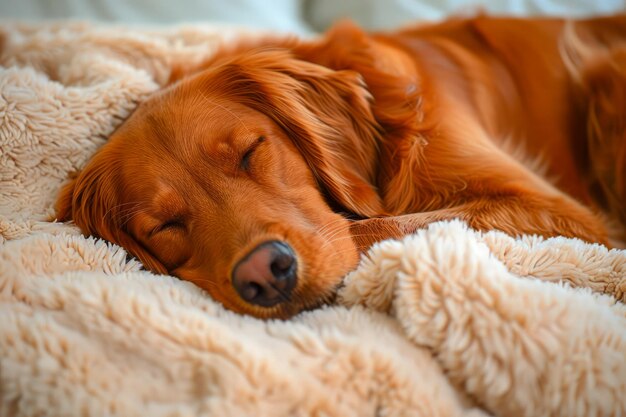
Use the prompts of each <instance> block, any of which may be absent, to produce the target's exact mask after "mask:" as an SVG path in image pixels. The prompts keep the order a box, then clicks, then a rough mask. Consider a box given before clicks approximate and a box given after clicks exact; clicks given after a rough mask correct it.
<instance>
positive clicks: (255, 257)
mask: <svg viewBox="0 0 626 417" xmlns="http://www.w3.org/2000/svg"><path fill="white" fill-rule="evenodd" d="M296 271H297V261H296V256H295V253H294V252H293V249H291V247H290V246H289V245H288V244H287V243H285V242H280V241H270V242H265V243H262V244H261V245H259V246H257V247H256V248H254V249H253V250H252V251H251V252H250V253H249V254H248V255H247V256H246V257H244V258H243V259H242V260H241V261H239V263H237V265H236V266H235V268H234V269H233V273H232V284H233V287H235V290H236V291H237V293H238V294H239V295H240V296H241V298H242V299H244V300H245V301H247V302H249V303H251V304H256V305H260V306H264V307H271V306H274V305H276V304H278V303H280V302H283V301H288V300H289V297H290V296H291V291H292V290H293V289H294V287H295V286H296V281H297V274H296Z"/></svg>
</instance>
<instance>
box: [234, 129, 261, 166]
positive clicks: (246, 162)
mask: <svg viewBox="0 0 626 417" xmlns="http://www.w3.org/2000/svg"><path fill="white" fill-rule="evenodd" d="M265 140H266V138H265V136H263V135H261V136H259V137H258V138H257V139H256V141H254V143H253V144H252V145H251V146H250V147H248V149H247V150H246V151H245V152H244V154H243V156H242V157H241V162H240V163H239V167H240V168H241V169H242V170H244V171H248V170H249V169H250V158H251V157H252V154H253V153H254V150H255V149H256V148H257V146H259V145H260V144H261V143H263V142H265Z"/></svg>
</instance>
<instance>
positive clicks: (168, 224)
mask: <svg viewBox="0 0 626 417" xmlns="http://www.w3.org/2000/svg"><path fill="white" fill-rule="evenodd" d="M185 227H186V226H185V221H184V219H183V217H182V216H175V217H172V218H171V219H170V220H167V221H165V222H163V223H161V224H159V225H158V226H156V227H155V228H153V229H152V230H150V233H148V237H152V236H154V235H155V234H157V233H159V232H162V231H165V230H170V229H179V230H182V229H185Z"/></svg>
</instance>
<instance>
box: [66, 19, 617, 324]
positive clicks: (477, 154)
mask: <svg viewBox="0 0 626 417" xmlns="http://www.w3.org/2000/svg"><path fill="white" fill-rule="evenodd" d="M568 25H569V26H568ZM625 42H626V17H625V16H613V17H605V18H595V19H588V20H580V21H576V22H570V23H566V22H565V21H564V20H559V19H515V18H492V17H485V16H480V17H475V18H469V19H466V18H463V19H451V20H448V21H444V22H441V23H437V24H430V25H419V26H416V27H414V28H408V29H404V30H401V31H397V32H390V33H375V34H368V33H365V32H363V31H361V30H360V29H359V28H357V27H355V26H353V25H351V24H349V23H343V24H339V25H338V26H337V27H335V28H334V29H332V30H330V31H329V32H328V33H327V34H326V35H325V36H324V37H322V38H321V39H317V40H310V41H300V40H297V39H290V38H262V39H254V40H248V41H241V42H238V43H234V44H232V45H230V46H228V47H225V48H223V49H221V50H219V51H217V52H216V53H215V54H214V55H213V56H211V57H210V58H209V59H207V60H205V61H203V62H200V63H196V62H193V63H185V62H180V63H179V64H178V65H177V67H176V70H175V71H173V72H172V74H171V75H170V79H169V82H170V85H169V86H168V87H167V88H165V89H164V90H162V91H160V92H158V93H157V94H155V95H153V96H151V97H150V98H149V99H148V100H146V101H145V102H144V103H142V104H141V105H140V106H139V107H138V108H137V110H136V111H135V112H134V113H133V114H132V115H131V116H130V117H129V118H128V120H127V121H126V122H125V123H124V124H122V126H120V127H119V128H118V129H117V130H116V131H115V132H114V133H113V134H112V136H111V138H110V140H109V142H108V143H107V144H106V145H104V146H103V147H102V149H101V150H100V151H99V152H98V154H97V155H96V156H95V157H94V158H93V160H92V161H90V163H89V164H87V165H86V166H85V168H84V170H83V171H82V172H81V173H79V174H78V176H77V177H76V179H74V180H73V181H71V182H70V183H69V184H68V185H67V186H66V187H65V188H64V189H63V191H62V192H61V195H60V197H59V201H58V203H57V216H58V219H59V220H63V221H67V220H72V221H73V222H74V223H75V224H77V225H78V226H79V227H80V228H81V229H82V231H83V233H85V234H87V235H95V236H99V237H102V238H104V239H107V240H109V241H111V242H114V243H118V244H120V245H122V246H123V247H125V248H126V249H127V250H129V251H130V252H131V253H132V254H133V255H135V256H137V257H138V258H139V259H140V260H141V261H142V262H143V264H144V265H146V266H147V267H148V268H150V269H151V270H153V271H155V272H159V273H168V274H171V275H175V276H178V277H180V278H183V279H186V280H189V281H192V282H194V283H196V284H197V285H199V286H201V287H202V288H204V289H206V290H207V291H209V292H210V293H211V295H212V296H213V297H214V298H216V299H217V300H219V301H221V302H222V303H224V305H226V306H227V307H228V308H231V309H233V310H235V311H238V312H241V313H246V314H251V315H255V316H259V317H289V316H291V315H293V314H294V313H297V312H299V311H302V310H305V309H310V308H314V307H316V306H319V305H320V304H321V303H323V302H325V301H327V300H328V299H329V297H332V295H333V294H334V292H335V289H336V287H337V286H338V285H339V284H340V282H341V278H342V277H343V276H344V275H345V274H346V273H347V272H349V271H350V270H351V269H353V268H354V266H355V265H356V262H357V260H358V254H359V253H360V252H364V251H366V250H367V249H368V248H369V247H370V246H371V245H372V244H373V243H375V242H377V241H380V240H384V239H388V238H400V237H402V236H405V235H407V234H410V233H412V232H415V231H416V230H419V229H420V228H423V227H425V226H426V225H428V224H429V223H431V222H433V221H440V220H450V219H454V218H460V219H463V220H464V221H466V222H467V223H468V224H469V225H470V226H471V227H473V228H475V229H478V230H492V229H496V230H502V231H504V232H506V233H509V234H510V235H512V236H516V235H520V234H537V235H541V236H544V237H551V236H567V237H578V238H580V239H583V240H585V241H588V242H597V243H602V244H609V242H610V238H611V237H613V238H621V237H623V236H622V235H620V233H622V232H623V231H624V229H623V228H622V227H621V226H623V224H621V223H620V222H623V220H624V207H625V204H624V197H625V196H626V193H625V191H624V184H625V183H624V180H623V174H624V169H625V168H624V164H625V163H626V159H625V157H624V155H626V141H624V140H623V139H624V133H625V132H626V129H625V125H624V120H626V107H625V104H626V101H625V100H624V99H623V97H622V96H624V94H623V93H624V91H626V90H625V88H626V77H625V76H624V73H625V71H626V61H624V59H623V55H624V48H625V47H624V45H625ZM581 45H584V47H585V48H587V50H583V49H582V48H583V47H582V46H581ZM577 55H580V56H581V57H580V58H578V57H577ZM564 57H565V58H564ZM520 150H521V151H520ZM533 160H534V161H536V160H542V161H543V163H544V166H545V169H544V170H542V172H535V171H533V167H534V166H536V165H537V164H536V163H535V164H532V163H529V161H531V162H532V161H533ZM611 221H613V222H614V223H611ZM613 224H615V225H620V226H616V227H612V225H613ZM609 230H611V232H615V233H609ZM272 241H279V242H281V243H282V244H284V245H286V246H288V247H289V248H291V249H292V250H293V253H294V254H295V255H294V265H297V267H296V268H297V270H296V272H295V273H294V276H296V280H297V283H296V284H294V289H293V292H289V293H279V296H278V295H277V296H274V298H273V299H272V305H271V307H268V306H267V305H264V306H259V305H258V304H255V303H251V302H248V301H249V300H248V301H244V298H243V297H242V296H240V292H239V290H237V289H236V285H235V284H234V282H235V280H234V278H233V276H234V274H235V269H236V268H237V266H238V265H240V263H241V262H242V261H243V260H244V259H248V256H249V254H250V253H252V252H253V251H255V249H256V248H259V247H261V246H262V245H264V244H265V243H267V242H272ZM256 275H257V276H265V275H269V273H267V274H265V275H263V274H262V273H261V272H258V271H257V272H256ZM257 276H255V279H256V280H257V281H258V277H257ZM256 284H258V282H256V281H255V285H256ZM255 288H256V287H255ZM255 288H252V289H253V290H254V291H255V292H257V293H258V292H260V291H261V290H259V289H258V288H256V289H255Z"/></svg>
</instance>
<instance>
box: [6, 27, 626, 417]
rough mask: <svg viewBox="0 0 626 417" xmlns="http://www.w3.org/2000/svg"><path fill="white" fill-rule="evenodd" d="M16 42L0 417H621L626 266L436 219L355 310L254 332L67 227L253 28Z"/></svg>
mask: <svg viewBox="0 0 626 417" xmlns="http://www.w3.org/2000/svg"><path fill="white" fill-rule="evenodd" d="M0 31H2V32H1V33H0V38H1V39H2V42H1V43H2V46H1V49H0V50H1V55H0V64H1V65H2V67H1V68H0V236H1V238H0V245H1V246H0V416H39V415H42V416H43V415H45V416H75V415H81V416H105V415H106V416H110V415H119V416H128V417H131V416H202V415H220V416H239V415H242V416H243V415H247V416H308V415H313V416H350V415H355V416H396V415H397V416H400V415H407V416H409V415H410V416H484V415H495V416H509V417H510V416H570V417H571V416H584V417H590V416H620V415H621V416H626V307H625V304H624V303H625V302H626V251H619V250H611V251H609V250H607V249H606V248H604V247H601V246H598V245H589V244H584V243H582V242H580V241H577V240H568V239H564V238H555V239H550V240H543V239H540V238H537V237H530V236H529V237H525V238H522V239H517V240H516V239H512V238H510V237H508V236H506V235H504V234H501V233H497V232H490V233H486V234H481V233H477V232H474V231H472V230H469V229H468V228H467V227H466V226H465V225H464V224H462V223H460V222H450V223H438V224H433V225H431V226H430V227H429V228H428V229H425V230H422V231H420V232H419V233H417V234H415V235H413V236H409V237H407V238H405V239H404V240H402V241H387V242H383V243H381V244H378V245H377V246H375V247H374V248H372V249H371V251H370V252H369V254H368V256H367V257H364V258H363V260H362V262H361V264H360V266H359V267H358V269H357V270H356V271H354V272H353V273H351V274H350V275H349V276H348V277H347V278H346V285H345V287H344V288H343V289H342V292H341V294H340V297H339V299H340V301H339V302H340V304H342V305H338V306H332V307H327V308H324V309H320V310H317V311H312V312H308V313H304V314H301V315H299V316H297V317H296V318H294V319H292V320H289V321H260V320H256V319H253V318H250V317H243V316H238V315H236V314H234V313H231V312H229V311H226V310H224V309H223V308H222V307H221V306H220V305H219V304H217V303H215V302H213V301H212V300H211V299H209V298H208V297H207V295H206V294H205V293H204V292H202V291H201V290H200V289H198V288H197V287H195V286H193V285H191V284H189V283H186V282H183V281H180V280H178V279H176V278H173V277H167V276H155V275H153V274H151V273H149V272H147V271H145V270H142V268H141V265H140V264H139V263H138V262H137V261H135V260H132V259H127V256H126V253H125V251H124V250H123V249H121V248H119V247H117V246H115V245H111V244H109V243H106V242H103V241H100V240H96V239H94V238H89V237H83V236H81V235H80V233H79V232H78V230H77V229H76V228H75V227H73V226H72V225H65V224H60V223H56V222H52V221H50V219H51V218H52V217H53V211H52V205H53V202H54V199H55V195H56V193H57V192H58V190H59V188H60V186H61V185H62V184H63V182H64V181H66V179H67V177H68V175H71V173H72V172H74V171H77V170H79V169H80V168H81V167H82V166H83V164H84V163H85V162H86V161H87V159H88V158H89V157H90V156H91V155H92V154H93V152H94V151H95V150H96V149H97V148H98V146H100V145H101V144H102V143H104V141H105V140H106V138H107V135H108V134H110V133H111V132H112V130H113V129H114V128H115V127H116V126H117V125H118V124H119V123H120V122H121V121H122V120H123V119H124V118H125V117H126V116H127V115H128V114H129V112H131V111H132V109H133V108H134V106H135V105H136V104H137V102H139V101H140V100H142V99H143V98H144V97H146V95H147V94H149V93H150V92H152V91H154V90H155V89H157V88H158V87H159V86H160V85H162V84H163V83H164V82H165V80H166V79H167V76H168V73H169V70H170V68H171V66H172V65H173V64H175V63H176V62H177V61H178V60H199V59H202V58H203V57H205V56H207V55H209V54H210V53H212V51H213V50H214V48H215V47H216V45H217V43H218V42H219V41H222V40H225V39H227V38H231V37H233V36H239V35H241V31H237V30H233V29H226V28H216V27H208V28H207V27H202V26H195V27H176V28H169V29H159V30H156V29H146V28H144V29H128V28H121V27H111V26H107V27H94V26H90V25H85V24H75V23H73V24H59V25H53V24H47V25H39V26H28V25H17V24H4V25H2V26H1V29H0Z"/></svg>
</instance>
